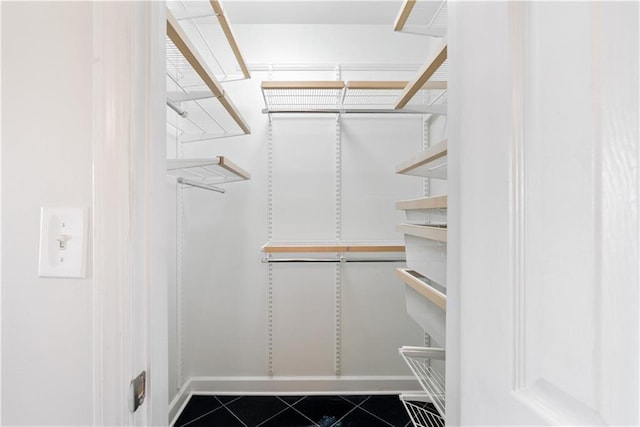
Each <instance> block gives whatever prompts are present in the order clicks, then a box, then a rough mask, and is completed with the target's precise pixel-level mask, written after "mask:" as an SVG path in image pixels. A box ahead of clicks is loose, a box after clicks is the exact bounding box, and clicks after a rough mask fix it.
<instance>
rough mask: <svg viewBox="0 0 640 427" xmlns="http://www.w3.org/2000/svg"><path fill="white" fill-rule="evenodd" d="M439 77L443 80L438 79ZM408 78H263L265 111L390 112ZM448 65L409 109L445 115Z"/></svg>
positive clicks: (423, 88)
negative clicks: (305, 79)
mask: <svg viewBox="0 0 640 427" xmlns="http://www.w3.org/2000/svg"><path fill="white" fill-rule="evenodd" d="M438 79H440V80H438ZM407 84H408V82H407V81H353V82H343V81H264V82H263V83H262V93H263V97H264V102H265V112H268V113H272V112H334V113H342V112H344V113H349V112H376V111H378V112H391V111H392V110H394V108H395V105H396V101H397V99H398V98H399V97H400V95H401V94H402V92H403V90H404V88H405V86H406V85H407ZM446 91H447V81H446V67H445V68H443V69H442V71H441V72H440V73H439V74H438V75H437V76H436V77H434V78H432V79H431V81H430V82H429V83H428V84H426V85H424V86H423V87H422V88H420V89H418V90H417V93H416V95H414V96H413V97H412V99H411V102H410V103H409V104H408V108H407V110H410V111H411V112H418V113H420V112H422V113H431V114H446Z"/></svg>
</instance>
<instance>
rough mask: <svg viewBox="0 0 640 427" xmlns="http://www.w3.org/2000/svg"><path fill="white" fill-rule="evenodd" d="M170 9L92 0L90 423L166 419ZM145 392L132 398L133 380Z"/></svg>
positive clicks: (150, 422) (147, 422) (151, 4)
mask: <svg viewBox="0 0 640 427" xmlns="http://www.w3.org/2000/svg"><path fill="white" fill-rule="evenodd" d="M164 25H165V9H164V5H163V4H162V3H158V2H107V3H103V2H97V3H94V5H93V50H94V69H93V120H94V131H93V170H94V172H93V209H92V220H93V260H94V262H93V277H94V297H93V336H94V341H93V354H94V360H93V367H94V372H93V377H94V378H93V380H94V381H93V383H94V389H93V413H94V416H93V424H94V425H96V426H101V425H129V426H133V425H167V423H168V419H167V406H168V402H167V400H168V390H167V387H168V381H167V372H168V370H167V338H166V337H167V327H166V324H167V310H166V306H167V294H166V288H167V282H166V271H165V270H166V269H165V263H164V260H165V256H164V255H165V253H166V244H165V243H163V240H164V233H163V229H164V225H165V221H164V214H163V212H164V211H165V209H164V203H165V201H164V191H163V190H164V182H165V178H164V177H165V174H166V153H165V144H164V143H163V141H164V140H165V135H164V134H165V124H164V123H165V121H166V118H165V107H164V104H165V77H164V75H165V73H164V67H165V65H164V61H165V46H164V34H165V30H164ZM141 370H146V372H147V395H146V399H145V402H144V403H143V405H142V406H141V407H140V408H139V409H138V411H136V412H135V413H133V414H132V413H131V412H130V411H129V408H128V398H129V394H130V393H129V382H130V381H131V379H133V377H134V376H135V375H137V374H138V373H139V371H141Z"/></svg>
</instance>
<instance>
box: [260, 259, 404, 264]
mask: <svg viewBox="0 0 640 427" xmlns="http://www.w3.org/2000/svg"><path fill="white" fill-rule="evenodd" d="M262 262H263V263H265V264H273V263H310V262H321V263H347V262H406V259H404V258H277V259H269V258H262Z"/></svg>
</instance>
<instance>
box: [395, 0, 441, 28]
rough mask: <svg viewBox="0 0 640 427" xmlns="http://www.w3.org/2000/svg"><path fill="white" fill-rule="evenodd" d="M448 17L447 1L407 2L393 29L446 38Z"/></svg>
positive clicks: (423, 0)
mask: <svg viewBox="0 0 640 427" xmlns="http://www.w3.org/2000/svg"><path fill="white" fill-rule="evenodd" d="M448 15H449V14H448V7H447V1H446V0H444V1H443V0H436V1H429V0H418V1H416V0H405V1H404V3H403V4H402V7H401V8H400V12H399V13H398V16H397V17H396V22H395V25H394V27H393V29H394V30H395V31H401V32H405V33H411V34H422V35H425V36H434V37H445V36H446V35H447V21H448Z"/></svg>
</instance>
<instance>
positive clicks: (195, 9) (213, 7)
mask: <svg viewBox="0 0 640 427" xmlns="http://www.w3.org/2000/svg"><path fill="white" fill-rule="evenodd" d="M167 7H168V8H169V10H170V11H171V14H172V15H173V16H174V17H175V19H176V21H178V23H179V24H180V27H181V28H182V30H183V31H184V32H185V34H186V35H187V37H189V39H190V40H191V41H192V43H193V45H194V46H195V48H196V49H197V50H198V52H200V54H201V55H202V58H203V59H204V60H205V62H206V64H207V66H208V67H209V69H210V70H211V71H212V73H213V75H214V76H215V77H216V79H217V80H218V81H220V82H225V81H232V80H241V79H248V78H251V75H250V73H249V68H248V67H247V64H246V62H245V60H244V58H243V56H242V53H241V52H240V49H239V48H238V44H237V42H236V40H235V37H234V35H233V32H232V31H231V25H230V24H229V21H228V20H227V17H226V15H225V13H224V10H223V8H222V5H221V3H220V2H219V1H217V0H211V1H204V0H200V1H184V0H169V1H167Z"/></svg>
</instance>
